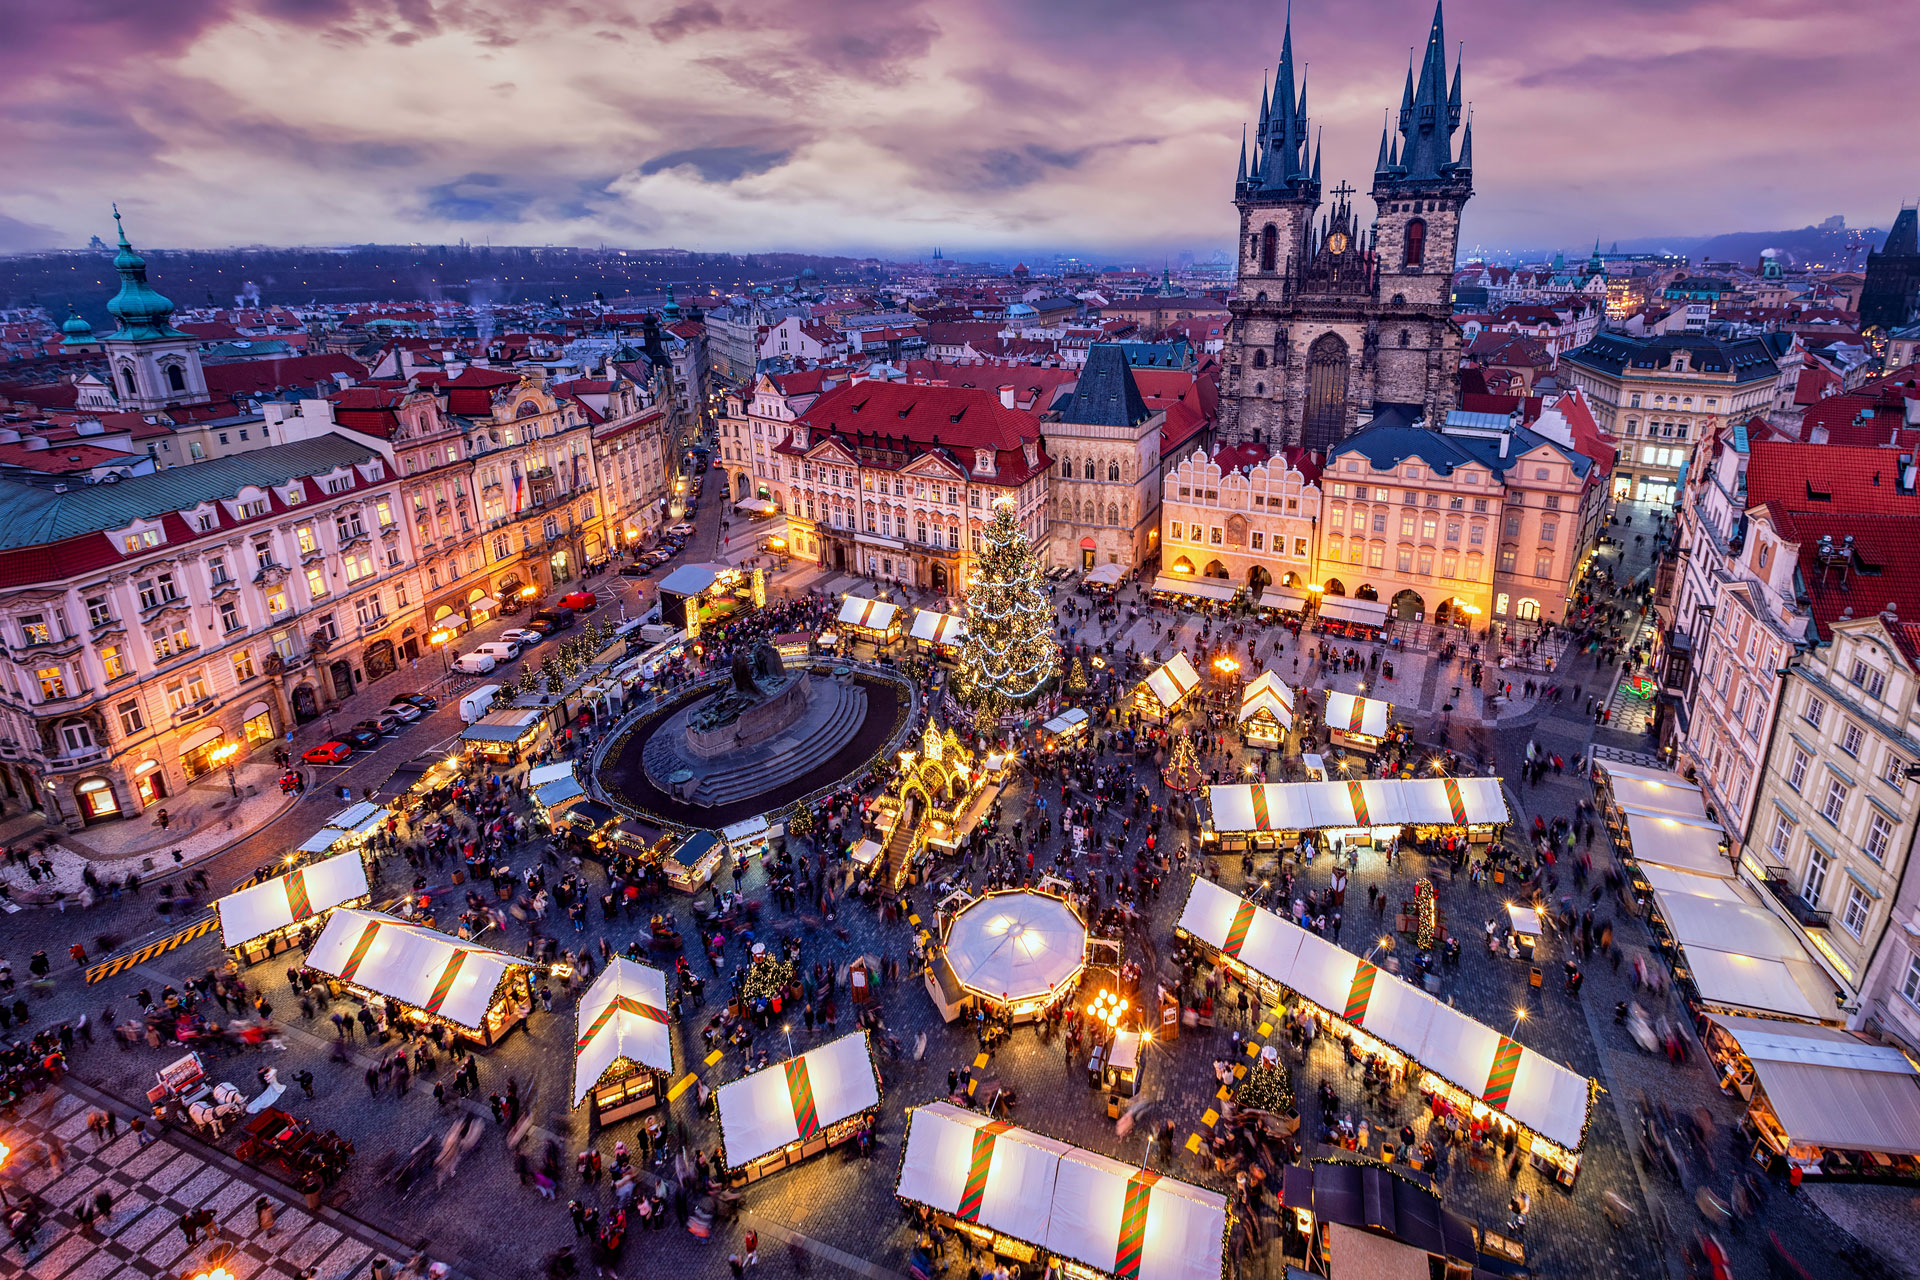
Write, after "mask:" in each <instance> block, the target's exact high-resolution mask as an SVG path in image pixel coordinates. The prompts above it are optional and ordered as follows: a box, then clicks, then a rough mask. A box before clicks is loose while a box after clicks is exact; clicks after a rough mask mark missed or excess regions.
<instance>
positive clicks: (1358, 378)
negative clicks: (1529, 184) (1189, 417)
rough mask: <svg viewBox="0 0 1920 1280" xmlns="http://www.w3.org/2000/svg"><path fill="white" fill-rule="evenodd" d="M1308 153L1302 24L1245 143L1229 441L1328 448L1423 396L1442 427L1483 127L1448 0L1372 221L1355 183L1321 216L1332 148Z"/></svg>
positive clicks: (1385, 135)
mask: <svg viewBox="0 0 1920 1280" xmlns="http://www.w3.org/2000/svg"><path fill="white" fill-rule="evenodd" d="M1462 130H1464V132H1462ZM1456 132H1460V133H1461V137H1460V149H1459V153H1458V154H1457V155H1456V154H1455V152H1454V146H1453V143H1454V135H1455V133H1456ZM1309 152H1310V146H1309V137H1308V116H1307V95H1306V87H1305V85H1304V84H1301V85H1299V86H1297V87H1296V84H1295V80H1294V73H1293V33H1292V29H1291V25H1289V28H1288V30H1287V33H1286V35H1285V37H1284V39H1283V42H1282V45H1281V54H1280V68H1279V71H1278V73H1277V74H1276V77H1275V81H1274V87H1273V93H1272V96H1271V98H1269V97H1268V95H1267V93H1266V91H1265V90H1263V91H1262V93H1261V103H1260V124H1259V128H1258V131H1257V133H1256V136H1255V138H1254V146H1253V151H1252V155H1251V159H1249V156H1248V153H1247V148H1246V144H1245V142H1244V141H1243V142H1242V144H1241V157H1240V172H1239V177H1238V179H1237V181H1236V182H1235V185H1234V205H1235V207H1236V208H1237V209H1238V210H1239V216H1240V250H1239V255H1240V256H1239V279H1238V282H1237V284H1236V286H1235V290H1234V296H1233V298H1232V300H1231V302H1230V303H1229V310H1230V312H1231V314H1232V317H1233V335H1232V339H1231V342H1230V343H1229V345H1228V348H1227V361H1226V378H1225V386H1224V387H1223V389H1222V393H1221V429H1222V437H1223V439H1224V440H1225V441H1226V442H1228V443H1241V442H1245V441H1253V442H1257V443H1262V444H1265V445H1267V446H1269V447H1271V448H1276V449H1277V448H1281V447H1293V446H1301V447H1304V448H1306V449H1308V450H1310V451H1313V452H1315V453H1321V454H1324V453H1325V452H1326V450H1327V449H1329V448H1330V447H1331V446H1332V445H1334V444H1335V443H1337V442H1338V441H1340V440H1341V439H1343V438H1345V437H1346V436H1348V435H1350V434H1352V433H1353V432H1354V431H1355V430H1356V429H1357V428H1358V427H1359V426H1361V425H1362V424H1364V423H1365V422H1367V421H1369V420H1370V419H1371V418H1372V416H1373V414H1374V412H1375V411H1376V409H1377V408H1378V407H1379V406H1382V405H1386V404H1397V405H1405V406H1412V407H1415V408H1416V409H1417V410H1418V414H1417V415H1416V416H1420V417H1424V418H1425V419H1426V421H1428V422H1429V423H1435V424H1437V423H1438V422H1440V421H1441V420H1442V419H1444V418H1445V416H1446V413H1447V410H1448V409H1450V408H1451V407H1452V406H1453V404H1454V402H1455V400H1456V398H1457V397H1456V390H1457V384H1458V380H1459V366H1460V348H1461V341H1460V331H1459V328H1458V327H1457V326H1456V325H1455V324H1454V321H1453V318H1452V282H1453V269H1454V264H1455V258H1456V255H1457V253H1458V248H1459V230H1460V215H1461V211H1462V210H1463V209H1464V208H1465V206H1466V202H1467V201H1468V200H1469V199H1470V198H1471V197H1472V195H1473V125H1472V123H1471V122H1466V123H1464V124H1463V121H1462V107H1461V85H1460V68H1459V66H1458V64H1457V63H1456V65H1455V67H1454V73H1453V81H1452V85H1451V87H1449V85H1448V82H1447V66H1446V37H1445V34H1444V31H1443V30H1442V24H1441V12H1440V9H1439V8H1438V7H1437V6H1436V7H1435V9H1434V14H1433V26H1432V29H1431V31H1430V32H1429V34H1428V38H1427V48H1426V56H1425V59H1424V61H1423V62H1422V64H1421V67H1420V70H1419V75H1418V78H1417V79H1416V78H1415V75H1414V72H1413V70H1412V69H1411V68H1409V70H1408V73H1407V82H1406V88H1405V90H1404V91H1403V93H1402V95H1401V101H1400V113H1399V120H1398V124H1397V127H1396V126H1393V125H1391V124H1390V125H1389V127H1388V128H1387V129H1385V130H1384V131H1383V132H1382V134H1381V138H1380V154H1379V160H1378V162H1377V164H1376V165H1375V169H1374V176H1373V190H1372V198H1373V201H1374V206H1375V213H1374V220H1373V225H1372V226H1371V227H1370V228H1362V227H1361V226H1360V224H1359V218H1358V215H1357V214H1356V212H1355V210H1354V207H1353V204H1352V202H1351V199H1350V197H1352V196H1353V195H1354V194H1355V191H1354V190H1353V189H1352V188H1351V187H1348V186H1347V185H1346V184H1344V183H1342V184H1341V185H1340V186H1339V187H1337V188H1336V189H1335V190H1334V192H1333V196H1334V203H1333V205H1332V207H1331V209H1329V210H1328V211H1327V213H1326V214H1325V215H1324V216H1319V215H1320V207H1321V184H1320V157H1319V153H1318V148H1317V146H1316V147H1312V148H1311V152H1312V154H1311V155H1310V154H1309Z"/></svg>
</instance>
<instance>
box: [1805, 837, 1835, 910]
mask: <svg viewBox="0 0 1920 1280" xmlns="http://www.w3.org/2000/svg"><path fill="white" fill-rule="evenodd" d="M1831 870H1833V860H1832V859H1831V858H1829V857H1827V855H1826V854H1824V853H1822V852H1820V850H1819V849H1818V848H1812V849H1808V850H1807V872H1806V874H1805V875H1803V876H1801V877H1800V897H1801V899H1802V900H1803V901H1804V902H1805V903H1806V904H1807V905H1808V906H1810V907H1818V906H1819V905H1820V895H1821V894H1822V893H1824V892H1825V891H1826V888H1827V873H1828V872H1829V871H1831Z"/></svg>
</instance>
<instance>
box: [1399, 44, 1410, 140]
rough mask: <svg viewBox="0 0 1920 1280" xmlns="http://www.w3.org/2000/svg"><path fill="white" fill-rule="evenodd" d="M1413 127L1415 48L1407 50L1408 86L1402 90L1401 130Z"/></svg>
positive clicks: (1404, 130)
mask: <svg viewBox="0 0 1920 1280" xmlns="http://www.w3.org/2000/svg"><path fill="white" fill-rule="evenodd" d="M1411 128H1413V50H1411V49H1409V50H1407V87H1406V88H1404V89H1402V90H1401V91H1400V132H1401V133H1405V132H1406V131H1407V130H1409V129H1411Z"/></svg>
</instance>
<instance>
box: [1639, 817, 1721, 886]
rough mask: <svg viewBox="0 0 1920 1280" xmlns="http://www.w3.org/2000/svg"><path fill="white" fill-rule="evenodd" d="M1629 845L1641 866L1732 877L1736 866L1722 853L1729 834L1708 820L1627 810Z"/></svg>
mask: <svg viewBox="0 0 1920 1280" xmlns="http://www.w3.org/2000/svg"><path fill="white" fill-rule="evenodd" d="M1622 808H1623V809H1625V812H1626V818H1627V843H1629V844H1630V845H1632V846H1633V856H1634V858H1635V859H1636V860H1638V861H1639V862H1641V863H1653V864H1654V865H1656V866H1662V867H1672V868H1674V869H1675V870H1676V871H1693V872H1698V873H1699V874H1701V875H1710V876H1711V875H1718V876H1726V877H1728V878H1729V879H1731V878H1732V876H1733V863H1732V862H1730V861H1728V859H1727V855H1726V854H1724V853H1722V852H1721V851H1720V842H1721V841H1722V840H1725V839H1726V838H1727V833H1726V832H1725V831H1724V830H1723V829H1722V828H1720V827H1718V826H1716V825H1714V824H1713V823H1710V822H1708V821H1707V820H1706V819H1704V818H1701V819H1696V820H1689V819H1685V818H1675V817H1670V816H1668V815H1666V814H1659V813H1643V812H1641V811H1639V810H1637V809H1631V808H1626V806H1622Z"/></svg>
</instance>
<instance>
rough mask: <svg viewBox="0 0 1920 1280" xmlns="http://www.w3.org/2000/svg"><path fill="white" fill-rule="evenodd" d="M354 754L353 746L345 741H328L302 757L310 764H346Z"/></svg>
mask: <svg viewBox="0 0 1920 1280" xmlns="http://www.w3.org/2000/svg"><path fill="white" fill-rule="evenodd" d="M352 754H353V748H352V747H350V746H348V745H347V744H346V743H344V742H327V743H322V744H321V745H320V746H317V747H315V748H313V749H312V750H311V751H308V752H307V753H306V754H305V755H302V756H301V757H300V758H301V759H302V760H305V761H306V762H307V763H308V764H344V763H346V760H347V757H348V756H351V755H352Z"/></svg>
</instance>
